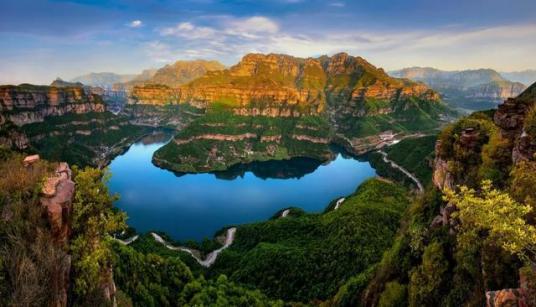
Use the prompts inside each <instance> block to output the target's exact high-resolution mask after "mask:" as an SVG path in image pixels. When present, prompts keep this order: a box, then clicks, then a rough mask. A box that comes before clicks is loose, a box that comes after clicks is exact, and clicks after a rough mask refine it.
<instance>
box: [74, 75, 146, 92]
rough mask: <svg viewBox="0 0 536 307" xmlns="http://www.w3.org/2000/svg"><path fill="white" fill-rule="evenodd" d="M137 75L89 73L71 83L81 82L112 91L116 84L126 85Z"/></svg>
mask: <svg viewBox="0 0 536 307" xmlns="http://www.w3.org/2000/svg"><path fill="white" fill-rule="evenodd" d="M136 77H137V75H120V74H116V73H112V72H99V73H89V74H87V75H82V76H79V77H76V78H73V79H71V80H70V81H71V82H81V83H83V84H84V85H89V86H98V87H101V88H103V89H111V88H112V86H113V85H114V83H124V82H128V81H130V80H133V79H135V78H136Z"/></svg>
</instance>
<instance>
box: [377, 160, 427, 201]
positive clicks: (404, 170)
mask: <svg viewBox="0 0 536 307" xmlns="http://www.w3.org/2000/svg"><path fill="white" fill-rule="evenodd" d="M378 153H379V154H381V155H382V156H383V162H385V163H389V164H390V165H391V167H393V168H396V169H398V170H400V171H401V172H402V173H404V174H405V175H406V176H408V177H409V178H410V179H411V180H413V181H414V182H415V184H417V188H418V189H419V192H420V193H423V192H424V188H423V186H422V184H421V182H420V181H419V179H417V177H415V176H414V175H413V174H412V173H410V172H409V171H408V170H406V169H405V168H403V167H402V166H400V165H398V164H396V163H395V162H394V161H392V160H389V158H387V153H386V152H385V151H383V150H378Z"/></svg>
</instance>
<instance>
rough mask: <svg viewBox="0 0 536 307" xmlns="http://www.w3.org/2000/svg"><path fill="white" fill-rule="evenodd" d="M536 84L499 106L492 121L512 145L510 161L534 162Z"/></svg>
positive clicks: (535, 143) (535, 152)
mask: <svg viewBox="0 0 536 307" xmlns="http://www.w3.org/2000/svg"><path fill="white" fill-rule="evenodd" d="M535 105H536V83H535V84H533V85H531V86H530V87H529V88H528V89H527V90H525V91H524V92H523V93H522V94H521V95H519V96H518V97H516V98H513V99H508V100H506V101H505V102H504V103H503V104H502V105H500V106H499V108H498V110H497V112H496V113H495V116H494V121H495V124H496V125H497V126H499V127H500V128H501V132H502V133H503V134H504V135H505V136H506V137H508V138H509V139H510V140H511V141H512V144H513V151H512V159H513V162H514V163H517V162H519V161H527V160H532V161H533V160H535V159H536V157H535V154H536V109H535Z"/></svg>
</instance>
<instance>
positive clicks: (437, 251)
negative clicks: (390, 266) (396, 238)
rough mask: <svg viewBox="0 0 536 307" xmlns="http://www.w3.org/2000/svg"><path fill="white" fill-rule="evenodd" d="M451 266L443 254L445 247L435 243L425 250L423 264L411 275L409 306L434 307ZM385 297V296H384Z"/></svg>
mask: <svg viewBox="0 0 536 307" xmlns="http://www.w3.org/2000/svg"><path fill="white" fill-rule="evenodd" d="M448 268H449V264H448V262H447V260H446V259H445V255H444V253H443V246H442V245H441V244H440V243H438V242H433V243H431V244H430V245H428V246H427V247H426V248H425V249H424V254H423V256H422V264H421V265H420V266H418V267H417V268H415V269H414V270H413V271H412V272H411V275H410V284H409V305H410V306H432V305H435V304H437V303H438V299H439V298H440V297H441V296H440V295H439V291H440V290H441V284H442V283H443V282H444V276H443V275H444V274H445V272H447V270H448ZM382 296H383V295H382Z"/></svg>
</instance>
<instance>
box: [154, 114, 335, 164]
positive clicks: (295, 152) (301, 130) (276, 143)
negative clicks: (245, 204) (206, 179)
mask: <svg viewBox="0 0 536 307" xmlns="http://www.w3.org/2000/svg"><path fill="white" fill-rule="evenodd" d="M300 138H307V139H300ZM309 139H311V140H312V141H310V140H309ZM329 139H330V129H329V125H328V123H327V121H326V120H325V119H323V118H321V117H307V116H306V117H299V118H281V117H263V116H256V117H249V116H237V115H233V114H232V113H230V112H227V111H224V110H217V111H216V110H212V111H211V112H209V113H208V114H207V115H205V116H204V117H201V118H199V119H197V120H196V121H194V122H192V123H191V124H190V125H189V126H188V127H186V128H185V129H183V130H181V131H180V132H179V133H178V134H177V135H176V136H175V138H174V141H172V142H170V143H169V144H167V145H166V146H164V147H162V148H160V149H159V150H158V151H156V152H155V154H154V157H153V161H154V162H155V163H156V164H157V165H159V166H162V167H165V168H169V169H172V170H174V171H179V172H201V171H218V170H219V171H223V170H227V169H228V168H229V167H230V166H232V165H234V164H238V163H248V162H253V161H267V160H286V159H290V158H292V157H309V158H315V159H318V160H327V159H329V158H330V156H331V153H330V151H329V148H328V143H329Z"/></svg>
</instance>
